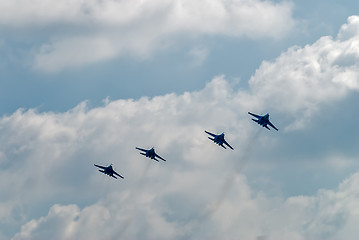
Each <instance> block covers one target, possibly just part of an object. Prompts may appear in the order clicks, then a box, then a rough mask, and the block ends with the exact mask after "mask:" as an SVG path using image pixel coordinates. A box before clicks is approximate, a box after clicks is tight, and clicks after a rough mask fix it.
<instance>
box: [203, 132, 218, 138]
mask: <svg viewBox="0 0 359 240" xmlns="http://www.w3.org/2000/svg"><path fill="white" fill-rule="evenodd" d="M204 132H205V133H207V134H209V135H211V136H212V137H216V136H217V135H216V134H213V133H210V132H207V131H204Z"/></svg>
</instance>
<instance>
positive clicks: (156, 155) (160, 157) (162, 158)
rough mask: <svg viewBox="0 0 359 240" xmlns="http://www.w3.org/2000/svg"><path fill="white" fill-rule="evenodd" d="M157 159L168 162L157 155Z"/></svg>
mask: <svg viewBox="0 0 359 240" xmlns="http://www.w3.org/2000/svg"><path fill="white" fill-rule="evenodd" d="M156 157H158V158H159V159H161V160H163V161H166V159H163V158H161V157H160V156H159V155H157V154H156Z"/></svg>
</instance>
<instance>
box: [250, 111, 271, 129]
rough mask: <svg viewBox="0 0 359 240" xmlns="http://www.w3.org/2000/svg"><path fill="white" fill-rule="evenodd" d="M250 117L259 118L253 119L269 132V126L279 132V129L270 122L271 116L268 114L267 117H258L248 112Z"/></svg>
mask: <svg viewBox="0 0 359 240" xmlns="http://www.w3.org/2000/svg"><path fill="white" fill-rule="evenodd" d="M248 114H249V115H252V116H253V117H255V118H257V119H253V118H252V120H253V121H254V122H256V123H258V124H259V125H261V126H262V127H265V128H267V129H268V130H270V128H269V127H268V126H267V125H269V126H271V127H272V128H274V129H275V130H277V131H278V128H276V127H275V126H274V125H273V124H272V123H271V122H270V121H269V114H268V113H267V114H266V115H263V116H260V115H256V114H254V113H251V112H248Z"/></svg>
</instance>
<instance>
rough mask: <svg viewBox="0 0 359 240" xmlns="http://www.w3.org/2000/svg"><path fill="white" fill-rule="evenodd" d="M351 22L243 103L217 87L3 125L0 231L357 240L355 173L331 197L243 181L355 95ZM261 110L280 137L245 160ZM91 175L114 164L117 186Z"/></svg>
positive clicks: (275, 68)
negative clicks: (284, 192) (279, 191)
mask: <svg viewBox="0 0 359 240" xmlns="http://www.w3.org/2000/svg"><path fill="white" fill-rule="evenodd" d="M358 19H359V17H357V16H352V17H350V18H348V23H347V24H345V25H343V27H342V28H341V30H340V31H339V34H338V36H337V37H336V38H334V39H333V38H331V37H323V38H321V39H319V40H318V41H317V42H315V43H313V44H312V45H307V46H305V47H303V48H299V47H296V48H291V49H289V50H288V51H287V52H285V53H283V54H282V55H281V56H279V57H278V58H277V59H275V60H274V61H272V62H264V63H263V64H262V65H261V66H260V67H259V69H258V70H257V71H256V73H255V74H254V75H253V77H252V78H251V80H250V90H248V91H247V90H242V89H239V90H234V89H233V86H232V85H231V83H230V82H229V80H227V79H226V77H225V76H218V77H215V78H214V79H213V80H212V81H210V82H209V83H208V84H207V85H206V87H205V88H204V89H202V90H200V91H197V92H186V93H184V94H181V95H176V94H167V95H164V96H158V97H154V98H152V99H149V98H146V97H143V98H140V99H138V100H131V99H129V100H115V101H110V100H107V101H105V105H104V106H101V107H97V108H93V109H88V107H87V105H86V102H84V103H81V104H79V105H78V106H77V107H75V108H74V109H71V110H69V111H67V112H64V113H53V112H43V113H39V112H37V111H36V110H33V109H30V110H22V109H19V110H18V111H17V112H15V113H14V114H12V115H9V116H4V117H2V118H1V119H0V166H1V170H0V189H1V192H2V195H1V198H0V209H6V211H1V215H0V222H1V223H2V224H3V226H18V225H22V227H21V230H20V231H18V232H17V233H16V234H12V235H11V236H14V237H13V239H48V238H49V236H51V239H97V238H101V239H114V238H118V237H119V236H121V237H122V239H204V238H207V239H218V238H219V237H221V238H223V237H224V236H225V238H226V239H238V237H240V238H244V239H357V237H358V235H359V233H358V231H357V230H356V228H355V224H356V223H357V221H358V213H357V212H356V211H355V209H358V207H357V202H358V196H359V195H358V190H357V187H356V186H357V182H358V181H359V177H358V176H359V175H358V173H355V174H353V175H351V176H349V177H348V178H347V179H346V180H344V181H343V182H342V183H341V184H340V185H339V187H338V188H337V189H334V190H324V189H323V190H319V191H317V193H316V194H314V195H313V196H292V197H288V198H285V197H281V196H270V195H268V194H267V193H266V192H265V191H264V190H258V189H257V190H256V189H254V188H253V187H252V186H251V185H250V183H248V180H247V177H246V176H244V174H243V173H242V169H243V168H244V167H245V165H246V164H250V162H256V163H257V164H258V165H261V164H262V165H269V164H271V165H273V166H276V167H280V164H279V165H278V164H277V163H276V153H275V152H273V153H272V154H273V155H270V156H266V158H265V159H255V156H256V155H253V157H251V156H250V153H252V154H253V153H254V150H255V149H270V148H272V147H273V146H275V145H276V141H275V140H272V141H268V139H277V141H280V139H281V136H282V134H283V136H284V135H285V132H286V131H285V130H284V129H287V130H288V131H289V130H292V131H298V130H301V131H305V130H303V128H302V124H303V123H304V122H308V120H310V119H312V118H313V117H315V116H318V111H320V110H321V109H322V108H323V107H324V106H326V105H327V104H335V103H336V102H338V101H343V100H345V99H346V97H348V96H349V95H350V93H353V92H354V93H357V91H358V90H359V88H358V84H359V78H358V77H357V76H358V72H359V68H358V64H359V55H358V52H357V51H356V50H357V49H358V44H359V42H358V39H359V36H358V32H359V31H358V28H359V24H358ZM284 103H285V104H284ZM267 109H272V110H273V112H274V115H275V116H276V122H275V123H276V124H277V126H278V127H279V128H280V132H279V134H280V135H279V134H277V135H274V134H273V133H272V132H267V131H265V132H264V131H262V132H259V134H261V135H260V137H258V138H256V139H255V146H256V148H255V149H253V148H249V147H248V148H247V147H246V146H247V145H246V143H248V142H251V141H252V139H253V136H256V135H255V134H256V131H258V128H259V127H258V126H257V125H255V124H254V123H253V122H251V121H250V120H249V119H250V117H249V116H248V115H247V111H248V110H252V111H255V112H261V111H265V110H267ZM293 114H296V115H295V117H293ZM280 119H283V120H282V121H280ZM337 127H342V126H337ZM204 130H209V131H213V132H222V131H225V132H226V133H227V134H226V138H227V140H228V142H229V143H231V145H232V146H233V147H234V148H235V149H236V151H224V150H223V149H220V148H218V146H216V145H214V144H213V143H211V142H209V140H208V139H207V138H206V136H205V134H204V132H203V131H204ZM261 130H263V129H261ZM264 130H265V129H264ZM265 133H269V134H265ZM312 134H318V133H317V132H314V133H312ZM283 138H284V140H283V141H286V138H285V137H283ZM136 146H138V147H144V148H147V147H152V146H155V147H156V149H157V152H158V153H159V154H160V155H161V156H163V157H164V158H166V159H167V160H168V161H167V162H166V163H157V162H154V161H152V162H150V163H148V161H150V160H149V159H146V158H143V157H142V156H141V155H139V154H138V153H137V152H136V150H135V147H136ZM334 150H335V151H338V152H339V153H341V152H340V151H341V149H334ZM243 156H246V157H245V158H243ZM287 157H288V161H289V162H290V161H294V159H293V158H294V156H292V155H288V156H287ZM247 158H249V159H250V161H248V159H247ZM93 163H98V164H110V163H113V164H114V166H115V170H117V171H118V172H119V173H121V174H122V175H124V177H125V180H124V181H115V180H113V179H109V178H107V176H104V175H102V174H100V173H98V172H97V170H96V169H94V167H93ZM238 170H239V171H238ZM228 176H233V178H232V179H231V180H230V182H229V183H228V184H227V185H230V187H229V188H228V189H225V190H223V189H222V188H223V187H224V185H223V182H225V181H226V179H228ZM217 200H220V201H217ZM216 202H220V204H219V205H218V206H216V211H213V212H211V214H207V215H206V214H203V213H206V211H207V210H208V209H211V207H213V204H215V203H216ZM38 212H43V213H44V214H42V215H40V216H39V214H38ZM203 216H205V217H203ZM99 229H101V231H100V230H99ZM1 231H2V232H3V234H4V235H6V234H9V233H7V232H6V229H4V228H3V229H2V230H1Z"/></svg>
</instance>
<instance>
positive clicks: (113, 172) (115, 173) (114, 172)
mask: <svg viewBox="0 0 359 240" xmlns="http://www.w3.org/2000/svg"><path fill="white" fill-rule="evenodd" d="M113 174H115V175H117V176H119V177H120V178H122V179H124V177H122V176H121V175H120V174H118V173H117V172H115V171H113Z"/></svg>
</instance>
